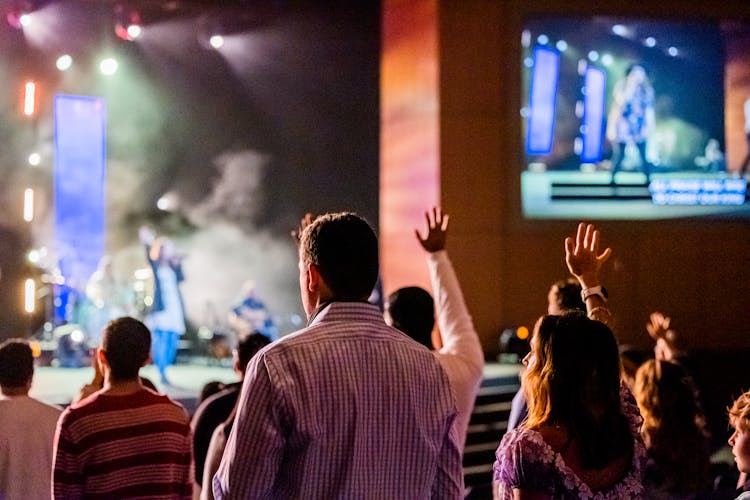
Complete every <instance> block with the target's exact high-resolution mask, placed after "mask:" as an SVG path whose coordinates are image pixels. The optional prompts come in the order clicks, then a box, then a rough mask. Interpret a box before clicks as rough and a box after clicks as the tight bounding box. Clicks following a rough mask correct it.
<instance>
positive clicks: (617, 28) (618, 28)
mask: <svg viewBox="0 0 750 500" xmlns="http://www.w3.org/2000/svg"><path fill="white" fill-rule="evenodd" d="M612 33H614V34H615V35H617V36H625V35H626V34H627V33H628V29H627V28H626V27H625V26H623V25H622V24H615V25H614V26H612Z"/></svg>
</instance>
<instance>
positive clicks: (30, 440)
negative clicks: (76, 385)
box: [0, 339, 62, 499]
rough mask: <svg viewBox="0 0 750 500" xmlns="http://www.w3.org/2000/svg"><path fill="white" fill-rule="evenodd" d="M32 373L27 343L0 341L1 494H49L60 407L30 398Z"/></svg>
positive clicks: (5, 496) (7, 495)
mask: <svg viewBox="0 0 750 500" xmlns="http://www.w3.org/2000/svg"><path fill="white" fill-rule="evenodd" d="M33 377H34V356H33V353H32V351H31V347H29V344H28V343H26V341H24V340H20V339H11V340H7V341H5V342H3V343H2V344H0V392H1V393H0V498H8V499H12V498H45V497H46V498H49V492H50V481H49V479H50V476H51V474H50V471H51V470H52V443H53V441H54V438H55V426H56V425H57V419H58V418H59V417H60V412H61V411H62V410H61V409H60V408H57V407H56V406H50V405H47V404H44V403H42V402H41V401H37V400H36V399H33V398H30V397H29V389H31V381H32V378H33ZM30 478H33V480H30Z"/></svg>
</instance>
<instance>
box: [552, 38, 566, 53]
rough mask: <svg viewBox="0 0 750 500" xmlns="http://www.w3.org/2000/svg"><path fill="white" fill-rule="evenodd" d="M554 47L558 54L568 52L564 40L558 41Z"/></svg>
mask: <svg viewBox="0 0 750 500" xmlns="http://www.w3.org/2000/svg"><path fill="white" fill-rule="evenodd" d="M555 47H557V50H559V51H560V52H565V51H566V50H568V42H566V41H565V40H558V41H557V43H556V44H555Z"/></svg>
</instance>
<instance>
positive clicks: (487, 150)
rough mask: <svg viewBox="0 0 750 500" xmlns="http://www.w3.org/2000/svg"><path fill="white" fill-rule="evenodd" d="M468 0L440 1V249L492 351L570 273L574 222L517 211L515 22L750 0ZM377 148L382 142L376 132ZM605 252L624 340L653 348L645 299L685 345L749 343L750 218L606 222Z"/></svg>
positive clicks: (716, 13)
mask: <svg viewBox="0 0 750 500" xmlns="http://www.w3.org/2000/svg"><path fill="white" fill-rule="evenodd" d="M591 4H592V3H591V2H589V1H582V0H580V1H579V0H572V1H571V0H568V1H563V0H546V1H545V0H537V1H534V2H529V1H524V0H503V1H499V0H497V1H490V0H465V1H462V2H452V1H443V2H440V7H439V47H440V57H439V65H440V193H441V198H442V203H443V206H444V207H445V209H446V210H447V211H449V212H451V213H452V223H453V228H452V234H451V241H450V242H449V251H450V253H451V255H452V257H453V261H454V263H455V265H456V268H457V272H458V274H459V278H460V279H461V282H462V286H463V288H464V291H465V295H466V299H467V303H468V305H469V308H470V310H471V312H472V315H473V316H474V319H475V322H476V324H477V326H478V329H479V331H480V335H481V337H482V341H483V344H484V348H485V351H486V352H487V353H488V355H490V356H493V355H494V354H495V353H496V352H497V350H498V347H497V339H498V335H499V333H500V332H501V331H502V329H503V328H505V327H506V326H508V325H517V324H524V325H531V324H533V321H534V320H535V319H536V317H537V316H538V315H539V314H542V313H543V312H544V311H545V307H546V292H547V289H548V287H549V285H550V283H552V282H553V281H554V280H556V279H558V278H560V277H563V276H564V275H565V274H566V269H565V264H564V260H563V251H562V249H563V247H562V241H563V238H564V236H566V235H567V234H570V233H571V232H572V231H573V230H574V228H575V225H576V221H568V222H565V221H539V220H524V219H523V218H522V216H521V209H520V188H519V172H520V169H521V164H522V159H521V151H522V144H521V133H520V123H519V113H518V110H519V109H520V107H521V106H520V80H521V78H520V64H519V59H520V56H519V54H520V33H521V20H522V19H523V16H525V15H527V14H534V13H543V12H558V13H561V14H564V15H574V14H592V13H595V14H602V15H611V14H620V15H625V16H646V15H649V16H654V17H657V18H664V19H668V18H671V17H670V16H674V15H675V13H679V14H680V16H681V18H695V19H706V18H713V17H721V18H732V19H743V18H744V19H747V20H750V2H714V1H712V0H694V1H693V2H683V1H677V0H660V1H659V2H639V3H637V4H632V3H631V4H626V3H624V2H621V1H620V0H600V1H599V2H597V6H596V7H595V8H593V9H594V10H592V7H591ZM384 146H386V145H385V144H384ZM599 226H600V227H601V228H602V230H603V236H604V242H605V244H607V245H610V246H612V248H613V250H614V252H615V254H614V257H613V258H612V259H611V262H610V263H609V265H608V267H607V270H606V273H605V276H604V282H605V285H606V286H607V288H608V289H609V291H610V296H611V306H612V308H613V311H614V313H615V315H616V317H617V327H616V333H617V334H618V336H619V337H620V340H621V341H622V342H628V343H634V344H637V345H640V346H642V347H648V346H649V344H650V343H649V339H648V337H647V335H646V333H645V330H644V328H643V325H644V324H645V322H646V320H647V318H648V314H649V312H650V311H652V310H661V311H663V312H665V313H666V314H668V315H670V316H672V317H673V318H674V326H675V327H676V328H677V329H678V330H679V331H680V333H681V334H682V335H683V337H684V338H685V339H686V340H687V342H688V344H689V345H690V347H692V348H695V349H699V348H700V349H713V348H732V349H734V348H748V349H750V255H749V254H750V221H747V220H745V221H736V222H732V221H730V220H713V221H709V220H677V221H676V220H665V221H645V222H643V221H642V222H623V221H602V222H601V223H599Z"/></svg>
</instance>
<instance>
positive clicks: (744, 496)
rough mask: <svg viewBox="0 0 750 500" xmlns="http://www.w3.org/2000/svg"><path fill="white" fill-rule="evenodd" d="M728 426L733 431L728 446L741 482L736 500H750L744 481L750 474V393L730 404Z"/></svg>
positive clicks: (749, 492) (749, 493)
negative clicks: (730, 448)
mask: <svg viewBox="0 0 750 500" xmlns="http://www.w3.org/2000/svg"><path fill="white" fill-rule="evenodd" d="M729 425H730V426H731V427H732V429H734V433H732V436H731V437H730V438H729V446H731V447H732V455H734V460H735V462H737V469H738V470H739V472H740V476H741V480H742V481H741V485H740V489H739V491H738V492H737V494H738V496H737V500H750V491H748V490H747V486H748V485H747V483H746V481H745V480H746V478H747V474H748V473H750V391H748V392H746V393H744V394H742V396H740V397H739V398H737V399H736V400H735V402H734V403H733V404H732V407H731V408H730V409H729Z"/></svg>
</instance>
